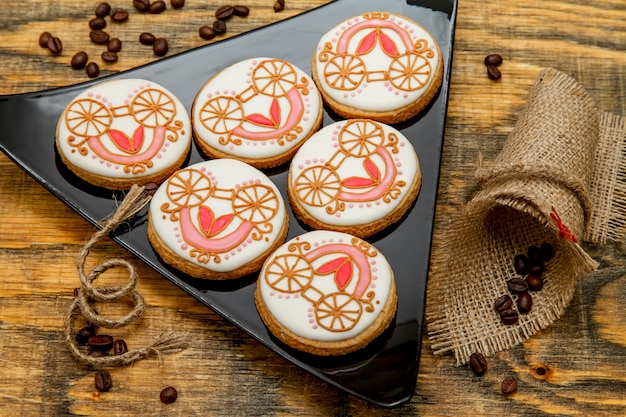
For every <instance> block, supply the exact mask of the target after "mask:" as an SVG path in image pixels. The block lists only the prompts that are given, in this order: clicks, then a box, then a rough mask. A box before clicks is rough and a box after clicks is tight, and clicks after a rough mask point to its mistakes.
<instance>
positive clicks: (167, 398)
mask: <svg viewBox="0 0 626 417" xmlns="http://www.w3.org/2000/svg"><path fill="white" fill-rule="evenodd" d="M159 397H160V398H161V402H162V403H163V404H171V403H173V402H174V401H176V398H178V392H177V391H176V388H174V387H165V388H163V390H162V391H161V395H160V396H159Z"/></svg>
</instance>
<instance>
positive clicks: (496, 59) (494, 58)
mask: <svg viewBox="0 0 626 417" xmlns="http://www.w3.org/2000/svg"><path fill="white" fill-rule="evenodd" d="M485 65H486V66H490V65H493V66H495V67H498V66H500V65H502V55H498V54H491V55H487V56H486V57H485Z"/></svg>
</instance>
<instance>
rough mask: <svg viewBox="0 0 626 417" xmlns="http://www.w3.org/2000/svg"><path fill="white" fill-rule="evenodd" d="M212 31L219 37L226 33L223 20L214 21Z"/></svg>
mask: <svg viewBox="0 0 626 417" xmlns="http://www.w3.org/2000/svg"><path fill="white" fill-rule="evenodd" d="M213 30H214V31H215V33H216V34H218V35H221V34H222V33H225V32H226V22H224V21H223V20H216V21H215V22H213Z"/></svg>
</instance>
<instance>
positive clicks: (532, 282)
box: [524, 275, 543, 291]
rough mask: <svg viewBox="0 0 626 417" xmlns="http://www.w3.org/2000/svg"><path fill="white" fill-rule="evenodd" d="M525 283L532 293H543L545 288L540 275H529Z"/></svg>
mask: <svg viewBox="0 0 626 417" xmlns="http://www.w3.org/2000/svg"><path fill="white" fill-rule="evenodd" d="M524 281H526V284H528V289H529V290H530V291H541V289H542V288H543V278H541V277H540V276H538V275H528V276H527V277H526V279H525V280H524Z"/></svg>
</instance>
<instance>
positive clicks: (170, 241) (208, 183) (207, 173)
mask: <svg viewBox="0 0 626 417" xmlns="http://www.w3.org/2000/svg"><path fill="white" fill-rule="evenodd" d="M185 188H186V191H185ZM258 203H262V204H259V205H258V206H257V207H256V209H255V208H254V207H255V206H254V204H258ZM201 207H204V209H202V208H201ZM206 208H210V209H211V210H212V212H213V218H214V219H215V221H217V220H218V219H220V218H222V219H224V218H225V217H224V216H230V215H232V214H235V215H234V216H233V217H232V220H231V221H230V222H229V223H228V225H227V227H225V228H224V229H221V230H217V229H216V230H215V233H213V234H210V235H207V234H206V233H203V232H202V224H201V222H200V217H199V216H200V211H201V210H206ZM183 210H189V213H190V218H191V222H192V223H193V227H190V228H187V229H186V228H185V226H184V225H183V220H182V219H183ZM285 216H286V212H285V204H284V201H283V198H282V197H281V194H280V191H279V190H278V188H277V187H276V186H275V185H274V183H273V182H272V181H271V180H270V179H269V178H268V177H267V176H266V175H265V174H263V173H262V172H261V171H259V170H257V169H256V168H253V167H252V166H250V165H248V164H245V163H243V162H240V161H236V160H233V159H214V160H211V161H205V162H200V163H197V164H194V165H191V166H189V167H186V168H184V169H182V170H180V171H178V172H176V173H175V174H174V175H172V177H170V178H169V179H168V180H167V181H166V182H164V183H163V184H161V186H160V187H159V189H158V190H157V192H156V194H155V195H154V197H153V198H152V201H151V202H150V219H151V221H152V226H153V227H154V230H155V231H156V233H157V235H158V236H159V237H160V238H161V240H162V241H163V242H164V243H165V245H167V246H168V247H169V248H170V249H171V250H172V251H174V252H175V253H176V255H177V256H179V257H181V258H182V259H184V260H186V261H190V262H193V263H194V264H196V265H198V266H201V267H204V268H207V269H209V270H211V271H216V272H229V271H234V270H236V269H238V268H240V267H242V266H243V265H246V264H248V263H249V262H251V261H253V260H255V259H256V258H258V257H259V256H261V255H262V254H263V253H264V252H266V251H267V250H268V249H269V248H271V247H272V246H273V245H274V244H275V242H276V239H277V238H278V237H279V235H280V231H281V229H282V227H283V223H284V221H285ZM249 222H251V223H254V225H255V226H256V227H255V228H252V229H251V230H250V231H249V232H248V233H244V234H242V235H241V236H240V237H241V238H236V239H235V238H233V239H234V240H233V241H234V242H235V243H236V245H235V246H233V247H232V248H228V249H226V250H224V249H211V250H210V251H205V250H198V248H197V247H196V246H194V244H193V241H192V240H191V239H190V238H189V236H191V233H185V230H191V231H192V232H193V231H195V233H198V234H200V236H201V237H202V238H203V239H206V241H208V242H209V244H211V245H213V244H218V243H217V242H221V241H224V240H225V239H229V238H232V237H233V236H239V235H238V233H239V232H240V231H241V230H244V228H245V224H246V223H249ZM207 224H208V225H209V226H210V223H207V222H205V223H204V225H205V228H207ZM220 245H221V244H220Z"/></svg>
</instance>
